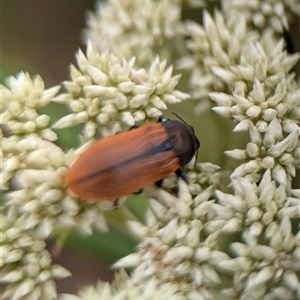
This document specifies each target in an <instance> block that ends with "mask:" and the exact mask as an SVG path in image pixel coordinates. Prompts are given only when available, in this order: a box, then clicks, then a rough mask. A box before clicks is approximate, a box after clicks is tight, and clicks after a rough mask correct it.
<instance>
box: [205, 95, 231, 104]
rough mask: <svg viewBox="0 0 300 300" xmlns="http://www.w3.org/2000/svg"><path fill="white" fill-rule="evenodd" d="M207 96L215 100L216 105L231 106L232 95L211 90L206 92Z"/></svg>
mask: <svg viewBox="0 0 300 300" xmlns="http://www.w3.org/2000/svg"><path fill="white" fill-rule="evenodd" d="M208 96H209V97H210V98H211V100H213V101H214V102H216V104H217V105H218V106H231V105H232V102H233V101H232V96H230V95H228V94H226V93H218V92H211V93H208Z"/></svg>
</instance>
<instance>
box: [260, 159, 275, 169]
mask: <svg viewBox="0 0 300 300" xmlns="http://www.w3.org/2000/svg"><path fill="white" fill-rule="evenodd" d="M274 165H275V159H274V157H272V156H266V157H264V158H263V160H262V162H261V166H262V167H263V168H265V169H272V168H273V167H274Z"/></svg>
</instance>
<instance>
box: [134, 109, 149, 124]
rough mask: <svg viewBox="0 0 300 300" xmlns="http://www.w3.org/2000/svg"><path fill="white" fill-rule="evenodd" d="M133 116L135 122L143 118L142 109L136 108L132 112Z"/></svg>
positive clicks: (144, 116)
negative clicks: (136, 109)
mask: <svg viewBox="0 0 300 300" xmlns="http://www.w3.org/2000/svg"><path fill="white" fill-rule="evenodd" d="M133 118H134V120H135V121H136V122H140V121H144V120H145V118H146V115H145V113H144V112H143V111H142V110H138V111H136V112H134V113H133Z"/></svg>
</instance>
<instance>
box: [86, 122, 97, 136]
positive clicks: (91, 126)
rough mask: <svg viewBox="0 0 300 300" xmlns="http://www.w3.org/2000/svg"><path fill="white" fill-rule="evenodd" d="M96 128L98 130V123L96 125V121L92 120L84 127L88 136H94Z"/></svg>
mask: <svg viewBox="0 0 300 300" xmlns="http://www.w3.org/2000/svg"><path fill="white" fill-rule="evenodd" d="M96 130H97V125H96V123H95V122H93V121H90V122H87V123H86V125H85V128H84V132H85V135H86V136H87V137H92V136H94V134H95V132H96Z"/></svg>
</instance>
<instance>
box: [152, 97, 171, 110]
mask: <svg viewBox="0 0 300 300" xmlns="http://www.w3.org/2000/svg"><path fill="white" fill-rule="evenodd" d="M150 102H151V103H152V104H153V106H155V107H156V108H157V109H163V110H166V109H167V108H168V107H167V105H166V104H165V103H164V102H163V101H162V100H161V99H160V98H159V97H158V96H156V95H155V96H153V97H151V98H150Z"/></svg>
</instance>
